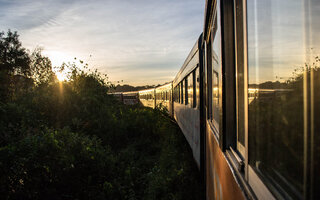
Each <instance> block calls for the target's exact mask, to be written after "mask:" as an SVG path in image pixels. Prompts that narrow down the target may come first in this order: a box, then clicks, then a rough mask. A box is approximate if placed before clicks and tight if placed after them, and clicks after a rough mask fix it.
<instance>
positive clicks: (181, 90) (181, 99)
mask: <svg viewBox="0 0 320 200" xmlns="http://www.w3.org/2000/svg"><path fill="white" fill-rule="evenodd" d="M183 82H184V81H181V83H180V103H181V104H184V101H183V90H184V87H183V85H184V84H183Z"/></svg>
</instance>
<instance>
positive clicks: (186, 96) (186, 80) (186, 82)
mask: <svg viewBox="0 0 320 200" xmlns="http://www.w3.org/2000/svg"><path fill="white" fill-rule="evenodd" d="M184 90H185V92H184V95H185V97H184V99H185V100H184V101H185V102H184V103H185V105H188V104H189V102H188V100H189V99H188V76H187V77H185V79H184Z"/></svg>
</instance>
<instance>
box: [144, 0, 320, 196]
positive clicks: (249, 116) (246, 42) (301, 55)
mask: <svg viewBox="0 0 320 200" xmlns="http://www.w3.org/2000/svg"><path fill="white" fill-rule="evenodd" d="M319 8H320V1H317V0H308V1H299V0H290V1H289V0H282V1H278V0H259V1H257V0H237V1H235V0H223V1H222V0H206V8H205V17H204V27H203V34H202V35H201V36H200V38H199V39H198V41H197V42H196V44H195V45H194V47H193V48H192V50H191V52H190V54H189V55H188V57H187V59H186V60H185V62H184V64H183V65H182V67H181V69H180V71H179V72H178V74H177V75H176V77H175V78H174V80H173V82H172V87H173V98H172V99H171V100H172V101H173V102H172V105H173V116H174V119H175V120H176V122H177V123H178V125H179V127H180V128H181V130H182V132H183V134H184V135H185V137H186V139H187V141H188V143H189V144H190V147H191V148H192V152H193V156H194V158H195V161H196V163H197V165H198V167H199V169H200V171H201V174H202V178H203V184H204V186H205V196H206V199H209V200H212V199H320V188H319V186H320V170H319V169H320V134H319V133H320V58H319V57H320V56H319V55H320V47H319V46H320V39H319V37H318V35H319V33H320V26H318V25H317V22H318V21H319V19H320V14H319ZM155 93H156V89H150V90H145V91H140V92H139V96H140V101H141V102H142V104H143V105H145V106H148V107H153V108H154V107H155V106H156V104H157V101H156V98H155ZM158 95H160V97H158V100H161V101H162V98H163V97H161V91H160V90H159V91H158ZM159 103H161V102H158V104H159Z"/></svg>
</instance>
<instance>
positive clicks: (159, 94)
mask: <svg viewBox="0 0 320 200" xmlns="http://www.w3.org/2000/svg"><path fill="white" fill-rule="evenodd" d="M155 93H156V106H163V107H165V108H166V109H167V111H168V113H169V115H171V116H173V105H172V82H170V83H167V84H164V85H161V86H159V87H156V88H155Z"/></svg>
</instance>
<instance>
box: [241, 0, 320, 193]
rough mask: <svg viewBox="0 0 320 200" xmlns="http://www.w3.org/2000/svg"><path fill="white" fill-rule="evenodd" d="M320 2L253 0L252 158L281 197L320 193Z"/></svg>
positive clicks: (250, 35)
mask: <svg viewBox="0 0 320 200" xmlns="http://www.w3.org/2000/svg"><path fill="white" fill-rule="evenodd" d="M319 7H320V1H318V0H310V1H300V0H283V1H278V0H261V1H256V0H248V1H247V9H248V11H247V15H248V140H249V144H248V151H249V152H248V153H249V158H250V159H249V165H250V167H251V168H252V169H253V170H254V172H255V173H256V174H258V175H259V177H261V179H262V180H263V182H264V183H265V184H266V185H267V187H268V188H269V190H270V191H272V193H273V195H274V196H276V198H285V199H311V198H313V199H317V198H319V192H320V191H319V189H318V188H319V185H320V182H319V179H320V178H319V171H320V170H319V167H320V166H319V160H315V157H314V156H315V155H317V158H319V153H320V152H319V151H320V148H319V141H320V140H319V134H318V133H319V124H320V119H319V113H320V110H319V105H320V102H319V100H320V95H319V89H320V81H319V80H320V79H319V77H320V70H319V69H320V68H319V62H320V60H319V55H320V38H319V33H320V26H319V25H318V24H319V21H318V20H319V17H320V14H319ZM315 133H316V134H315ZM313 134H315V135H317V136H316V137H317V139H318V140H315V139H316V138H314V135H313ZM314 161H315V162H314ZM249 180H250V174H249ZM312 188H313V189H312Z"/></svg>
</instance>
